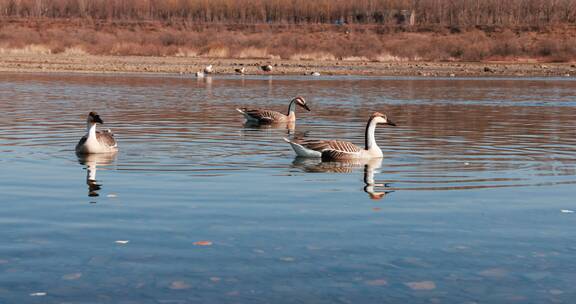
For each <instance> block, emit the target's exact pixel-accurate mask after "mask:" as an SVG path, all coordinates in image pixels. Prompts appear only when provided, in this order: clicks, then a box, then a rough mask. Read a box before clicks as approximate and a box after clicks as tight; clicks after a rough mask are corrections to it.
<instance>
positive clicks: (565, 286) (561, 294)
mask: <svg viewBox="0 0 576 304" xmlns="http://www.w3.org/2000/svg"><path fill="white" fill-rule="evenodd" d="M0 92H1V93H0V153H1V156H0V207H1V212H0V240H1V242H0V303H514V302H518V303H572V302H573V301H574V298H575V296H576V291H575V290H574V286H573V285H574V282H575V280H576V263H574V257H575V256H576V242H575V241H576V213H570V212H569V211H576V195H575V194H576V188H575V187H576V133H575V131H574V130H576V96H575V94H574V92H576V82H575V81H569V80H558V79H551V80H546V79H523V80H520V79H436V80H434V79H408V78H405V79H396V78H354V77H333V78H320V79H317V78H314V79H311V78H307V77H245V78H240V77H221V78H220V77H215V78H208V79H204V80H200V81H197V80H195V79H188V78H181V77H168V76H163V77H150V76H131V75H122V76H103V75H72V74H69V75H49V74H44V75H38V74H2V75H0ZM295 95H302V96H304V97H305V98H306V99H307V100H308V102H309V104H310V106H311V108H312V109H313V111H312V112H298V122H297V125H296V128H295V129H294V130H290V129H286V128H283V127H274V128H266V127H264V128H258V127H254V126H245V125H244V124H243V119H242V117H241V116H240V115H239V114H238V113H237V112H236V111H235V110H234V109H235V108H236V107H241V106H248V107H262V108H270V109H277V110H281V111H285V109H286V108H287V103H288V101H289V99H290V98H291V97H293V96H295ZM92 110H95V111H98V112H99V113H100V116H101V117H102V118H103V120H104V122H105V125H104V126H103V127H104V128H110V129H112V130H113V132H115V133H116V135H117V139H118V141H119V145H120V152H119V153H118V154H117V155H114V156H94V157H90V158H83V159H78V157H77V156H76V155H75V153H74V146H75V144H76V142H77V141H78V139H79V138H80V137H81V136H82V135H83V133H84V125H85V118H86V115H87V113H88V112H89V111H92ZM372 111H380V112H385V113H387V114H388V116H389V117H390V118H392V119H393V120H394V121H395V122H396V123H397V124H398V126H397V127H395V128H392V127H380V128H379V129H378V130H377V140H378V143H379V144H380V146H381V148H382V150H383V151H384V153H385V155H386V157H385V159H384V160H383V161H381V162H379V161H373V162H368V163H321V162H319V161H314V160H300V159H295V158H294V153H293V151H292V150H291V149H290V147H289V146H288V145H287V144H286V143H284V142H283V141H282V137H294V138H297V139H298V138H319V139H323V138H326V139H346V140H350V141H353V142H355V143H358V144H362V143H363V132H364V127H365V122H366V120H367V118H368V116H369V115H370V113H371V112H372ZM562 210H564V211H562ZM118 241H120V242H118ZM126 241H127V242H126ZM197 242H200V243H197ZM203 242H204V243H203ZM202 244H204V245H206V244H208V246H202Z"/></svg>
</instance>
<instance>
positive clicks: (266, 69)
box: [260, 64, 272, 72]
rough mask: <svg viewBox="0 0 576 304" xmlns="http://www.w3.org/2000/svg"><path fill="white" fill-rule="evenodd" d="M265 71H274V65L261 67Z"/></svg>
mask: <svg viewBox="0 0 576 304" xmlns="http://www.w3.org/2000/svg"><path fill="white" fill-rule="evenodd" d="M260 68H261V69H262V71H264V72H272V66H271V65H269V64H267V65H263V66H261V67H260Z"/></svg>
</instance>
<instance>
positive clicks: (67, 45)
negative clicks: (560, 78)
mask: <svg viewBox="0 0 576 304" xmlns="http://www.w3.org/2000/svg"><path fill="white" fill-rule="evenodd" d="M18 52H21V53H27V54H34V53H37V54H58V53H66V54H69V55H75V54H93V55H119V56H122V55H136V56H188V57H206V58H258V59H279V58H281V59H297V60H335V59H339V60H371V61H403V60H426V61H482V60H496V59H502V60H514V59H517V58H538V59H539V60H541V61H550V62H566V61H573V60H575V59H576V29H573V28H568V27H566V28H562V29H555V30H554V31H539V32H533V31H517V32H514V31H512V30H509V29H504V30H498V29H497V30H494V31H492V30H491V31H489V32H488V31H481V30H469V31H464V32H456V33H452V32H450V31H448V30H444V31H435V32H402V31H383V30H382V27H377V26H376V27H375V26H362V25H347V26H336V25H300V26H296V25H282V26H274V25H254V26H243V27H234V26H224V25H192V26H186V25H182V24H180V25H165V24H161V23H149V22H148V23H129V24H115V23H106V22H104V23H93V24H89V23H88V24H83V23H74V22H73V21H62V20H59V21H54V20H45V21H38V20H36V21H34V22H28V23H27V22H4V23H0V54H6V53H9V54H14V53H18Z"/></svg>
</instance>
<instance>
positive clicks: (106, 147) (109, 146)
mask: <svg viewBox="0 0 576 304" xmlns="http://www.w3.org/2000/svg"><path fill="white" fill-rule="evenodd" d="M103 123H104V122H103V121H102V119H101V118H100V116H99V115H98V113H96V112H90V113H89V114H88V119H87V120H86V135H84V136H83V137H82V138H81V139H80V141H79V142H78V144H77V145H76V153H78V154H93V153H111V152H116V151H118V143H117V142H116V139H115V138H114V134H112V132H111V131H110V130H104V131H96V124H103Z"/></svg>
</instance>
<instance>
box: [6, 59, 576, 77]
mask: <svg viewBox="0 0 576 304" xmlns="http://www.w3.org/2000/svg"><path fill="white" fill-rule="evenodd" d="M268 63H269V64H271V65H272V71H271V72H264V71H262V70H261V69H260V66H261V65H264V64H268ZM209 64H212V65H213V67H214V74H236V75H238V73H237V72H235V69H239V68H241V67H244V69H245V74H246V75H310V74H311V73H313V72H318V73H320V75H322V76H327V75H363V76H423V77H494V76H497V77H498V76H500V77H507V76H508V77H566V78H568V77H570V78H576V65H575V64H574V63H509V62H506V63H502V62H488V63H482V62H469V63H466V62H370V61H321V60H269V59H209V58H191V57H152V56H93V55H65V54H56V55H38V54H0V71H1V72H50V73H53V72H85V73H148V74H154V73H162V74H184V75H185V74H192V76H194V75H193V74H194V73H195V72H197V71H201V70H203V68H204V67H205V66H206V65H209Z"/></svg>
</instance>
